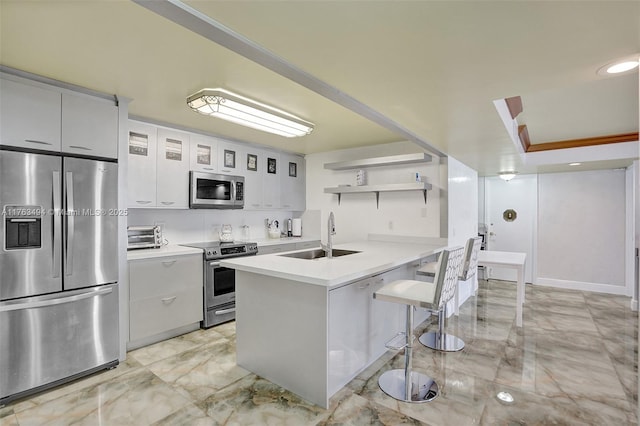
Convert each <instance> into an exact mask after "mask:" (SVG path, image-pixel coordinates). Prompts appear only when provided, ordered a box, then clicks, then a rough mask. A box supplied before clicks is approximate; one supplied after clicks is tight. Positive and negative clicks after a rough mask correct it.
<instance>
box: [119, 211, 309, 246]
mask: <svg viewBox="0 0 640 426" xmlns="http://www.w3.org/2000/svg"><path fill="white" fill-rule="evenodd" d="M296 217H301V215H300V212H295V213H293V212H289V211H273V210H272V211H244V210H215V209H201V210H200V209H198V210H169V209H167V210H165V209H129V216H128V218H127V225H128V226H140V225H161V226H162V231H163V237H164V239H165V240H167V242H168V243H169V244H181V243H193V242H198V241H212V240H218V239H219V236H218V234H219V231H220V228H221V227H222V225H223V224H229V225H231V226H232V227H233V237H234V239H235V240H241V239H242V228H241V227H242V226H245V225H246V226H248V227H249V237H248V240H250V241H259V240H265V239H268V238H269V237H268V235H267V228H266V226H265V219H269V222H271V221H273V220H277V221H278V223H279V224H280V230H285V231H286V229H285V228H286V220H287V219H290V218H296ZM314 227H315V226H313V227H312V226H310V224H307V226H305V220H304V218H303V225H302V228H303V229H302V236H303V237H307V236H317V235H319V229H318V230H317V231H316V232H313V229H312V228H314Z"/></svg>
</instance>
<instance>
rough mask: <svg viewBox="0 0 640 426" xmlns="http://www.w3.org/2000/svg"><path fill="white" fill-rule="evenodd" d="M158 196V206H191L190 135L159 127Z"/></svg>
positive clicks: (179, 207) (176, 207) (181, 207)
mask: <svg viewBox="0 0 640 426" xmlns="http://www.w3.org/2000/svg"><path fill="white" fill-rule="evenodd" d="M157 158H158V163H157V170H156V185H157V187H156V189H157V190H156V198H157V205H158V207H165V208H170V209H188V208H189V135H188V134H187V133H183V132H178V131H175V130H168V129H162V128H160V129H158V157H157Z"/></svg>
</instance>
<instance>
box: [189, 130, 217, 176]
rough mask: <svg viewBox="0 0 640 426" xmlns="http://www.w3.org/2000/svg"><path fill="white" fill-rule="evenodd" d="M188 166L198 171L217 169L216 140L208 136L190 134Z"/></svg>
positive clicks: (209, 171)
mask: <svg viewBox="0 0 640 426" xmlns="http://www.w3.org/2000/svg"><path fill="white" fill-rule="evenodd" d="M190 145H191V154H190V155H189V161H190V168H191V170H195V171H198V172H206V173H214V172H216V171H218V142H217V141H216V140H215V139H214V138H212V137H209V136H203V135H198V134H195V133H192V134H191V143H190Z"/></svg>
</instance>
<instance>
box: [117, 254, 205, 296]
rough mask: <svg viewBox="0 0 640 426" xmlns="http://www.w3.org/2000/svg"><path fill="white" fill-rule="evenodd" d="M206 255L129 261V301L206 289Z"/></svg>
mask: <svg viewBox="0 0 640 426" xmlns="http://www.w3.org/2000/svg"><path fill="white" fill-rule="evenodd" d="M202 268H203V264H202V256H200V255H190V256H175V257H162V258H158V259H148V260H136V261H132V262H129V300H131V301H134V300H143V299H148V298H150V297H153V296H163V295H167V294H170V293H175V292H177V291H184V290H187V289H198V291H202Z"/></svg>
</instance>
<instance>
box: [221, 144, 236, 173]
mask: <svg viewBox="0 0 640 426" xmlns="http://www.w3.org/2000/svg"><path fill="white" fill-rule="evenodd" d="M224 166H225V167H233V168H234V169H235V168H236V152H235V151H231V150H228V149H225V150H224Z"/></svg>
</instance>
